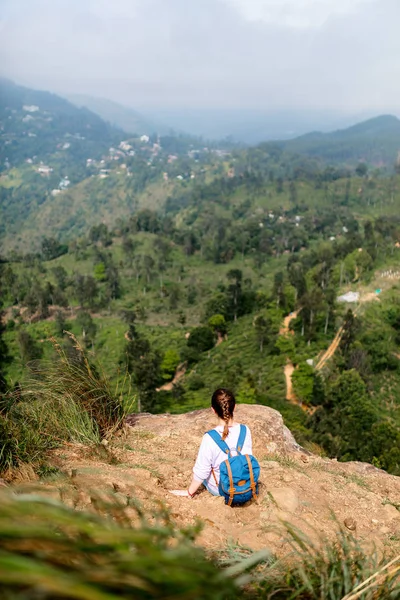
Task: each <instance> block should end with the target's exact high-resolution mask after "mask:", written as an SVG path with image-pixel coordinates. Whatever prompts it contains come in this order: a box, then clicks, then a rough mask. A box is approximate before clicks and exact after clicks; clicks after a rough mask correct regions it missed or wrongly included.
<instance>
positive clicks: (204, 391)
mask: <svg viewBox="0 0 400 600" xmlns="http://www.w3.org/2000/svg"><path fill="white" fill-rule="evenodd" d="M2 85H5V86H6V88H7V90H8V91H7V93H6V94H5V96H4V98H5V99H4V98H3V100H2V103H3V104H2V109H1V110H2V112H1V114H0V117H1V119H2V120H4V119H6V120H7V127H6V128H5V129H4V131H3V132H2V136H5V137H6V138H7V140H8V138H9V137H10V136H11V137H12V136H16V138H15V139H16V141H15V147H14V145H12V144H11V142H10V144H11V145H12V150H13V152H11V151H10V152H9V153H8V155H7V156H8V162H9V163H10V164H8V166H7V165H5V166H4V170H3V174H2V175H1V178H0V194H1V201H0V211H1V215H2V218H1V219H0V220H1V222H2V223H5V222H7V231H3V233H2V232H1V231H0V237H1V236H2V240H3V248H4V252H3V258H2V259H1V262H0V286H1V299H2V303H3V310H4V317H3V319H2V324H1V330H0V393H1V394H2V395H3V396H4V394H5V392H6V389H9V390H10V391H11V393H13V392H14V391H15V390H22V395H23V394H24V390H25V389H27V387H29V386H31V384H30V381H31V379H32V373H34V376H35V377H34V378H36V380H37V381H40V382H42V383H41V385H42V384H43V385H44V384H45V382H46V380H47V375H46V369H47V368H48V367H47V365H48V364H51V363H53V362H54V360H55V354H54V348H53V346H52V345H51V344H49V343H48V340H49V338H52V337H54V338H55V339H56V340H57V344H58V346H57V347H58V348H59V352H61V353H64V356H66V357H68V356H69V353H70V352H71V343H70V338H69V337H68V335H66V333H65V332H66V331H69V332H71V333H72V334H73V335H74V336H75V337H76V339H77V340H79V344H80V346H81V347H82V348H83V349H84V352H85V353H88V356H89V357H90V358H89V362H88V364H90V368H91V369H92V372H93V373H95V377H97V376H98V377H100V375H97V374H98V373H100V372H102V371H101V369H100V367H99V365H103V368H104V377H103V375H101V377H100V378H102V379H103V380H104V381H105V380H106V379H107V380H109V381H110V382H111V384H110V385H112V386H113V387H114V386H115V388H116V389H117V390H118V398H119V400H120V404H121V406H122V407H123V408H121V409H120V410H121V414H122V412H123V411H129V410H149V411H152V412H162V411H170V412H183V411H188V410H191V409H196V408H201V407H204V406H207V405H208V403H209V398H210V394H211V393H212V391H213V389H215V388H216V387H219V386H221V385H224V386H226V387H230V388H233V389H234V391H235V392H236V394H237V397H238V400H239V401H240V402H248V403H254V402H258V403H262V404H267V405H269V406H272V407H274V408H276V409H278V410H279V411H280V412H281V413H282V414H283V416H284V418H285V421H286V423H287V425H288V427H289V428H290V429H291V430H292V431H293V432H294V434H295V436H296V438H297V439H298V441H299V442H300V443H303V444H313V443H317V444H319V445H320V446H322V448H323V450H324V451H325V452H327V453H328V454H329V455H330V456H335V457H337V458H338V459H340V460H349V459H362V460H367V461H369V462H373V463H374V464H375V465H377V466H381V467H383V468H385V469H387V470H389V471H390V472H392V473H400V456H399V453H398V450H397V448H398V447H399V435H400V434H399V431H400V404H399V397H400V371H399V369H400V360H399V352H398V345H399V341H400V337H399V336H400V334H399V331H400V316H399V315H400V312H399V311H400V305H399V298H398V289H399V288H398V287H396V286H398V283H397V280H398V279H399V274H400V249H399V244H400V219H399V214H400V176H399V175H398V174H396V173H395V171H393V170H390V169H389V168H386V169H380V170H376V169H375V170H372V167H371V164H370V163H371V162H373V160H375V159H373V157H372V158H371V159H369V158H365V161H363V162H361V163H360V164H358V162H359V161H358V160H357V161H355V162H354V161H353V158H354V156H355V155H356V154H357V152H358V150H357V148H358V147H359V146H360V144H361V143H362V140H363V139H366V138H368V136H377V137H376V139H378V138H379V136H378V133H379V131H381V132H383V133H385V131H386V132H388V131H389V130H390V131H391V126H392V125H393V127H394V129H393V130H395V126H394V123H393V121H392V120H390V119H389V120H388V119H383V121H382V120H380V121H378V122H372V123H369V124H368V123H367V124H363V125H362V126H359V127H356V128H353V129H351V130H347V132H342V133H341V134H340V135H339V134H337V135H336V137H335V136H334V139H335V140H339V141H337V144H339V143H341V142H340V140H341V139H342V138H343V136H345V137H346V139H347V140H348V143H349V144H350V145H352V147H353V151H354V153H355V154H354V156H353V155H352V156H350V155H349V156H347V155H346V153H345V152H344V151H343V152H344V154H343V160H342V161H338V162H342V163H343V164H340V165H338V164H336V166H332V165H329V164H327V163H326V162H324V161H325V159H326V156H325V154H324V152H322V151H321V155H320V156H318V157H317V158H318V160H317V159H316V158H307V157H304V156H301V155H298V154H293V153H292V150H291V148H290V147H289V146H285V147H283V146H282V145H279V144H262V145H260V146H258V147H257V148H249V149H245V150H243V149H237V148H231V149H230V150H229V148H227V146H226V145H224V146H221V147H218V146H210V147H209V148H204V146H203V145H202V144H200V143H199V145H198V147H197V146H196V140H194V139H190V138H185V137H178V138H174V137H173V136H161V137H160V138H158V137H157V136H151V135H150V136H145V138H144V139H140V138H138V137H132V138H129V139H128V140H122V139H121V132H119V131H116V130H114V129H112V128H111V127H110V126H108V125H106V124H104V123H103V122H102V121H101V120H98V117H95V116H94V115H91V113H88V112H87V111H81V110H80V109H77V108H76V107H74V106H72V105H70V104H69V103H67V102H65V101H63V100H62V99H59V98H57V97H55V96H54V97H53V96H50V95H46V94H44V95H40V94H39V95H38V96H36V95H35V94H36V93H33V92H32V94H33V95H32V94H30V92H29V91H27V90H24V89H22V88H18V87H17V86H13V85H11V84H2ZM7 86H8V87H7ZM24 106H25V108H23V107H24ZM36 106H37V107H38V108H36ZM10 107H14V108H11V116H12V118H11V119H8V116H10V114H9V113H10ZM26 107H28V108H26ZM32 107H33V108H32ZM12 110H15V113H14V112H12ZM46 115H47V116H46ZM49 115H55V116H56V117H57V118H56V117H55V116H53V117H51V118H53V120H48V121H45V125H43V128H39V129H40V131H39V130H38V131H37V132H36V129H35V128H37V127H38V126H39V125H38V123H39V122H40V123H41V122H42V120H43V119H47V117H49ZM85 115H86V116H85ZM26 116H31V117H32V118H30V119H25V117H26ZM86 117H87V119H86ZM23 119H25V120H23ZM37 119H38V120H39V121H38V123H36V120H37ZM49 119H50V117H49ZM85 119H86V120H85ZM8 121H9V122H8ZM89 124H91V127H90V128H89V129H90V134H89V133H88V135H87V136H84V135H80V136H78V137H77V135H75V134H74V135H75V137H71V136H67V138H66V137H65V136H66V134H67V130H68V131H69V133H71V135H72V133H73V132H72V130H71V128H72V129H74V132H75V133H77V132H78V130H77V127H78V125H79V126H82V127H83V126H85V127H86V125H89ZM34 129H35V132H36V133H35V132H34ZM24 131H28V132H31V133H35V135H36V136H37V137H36V138H35V137H32V136H31V137H29V139H30V140H36V141H35V142H34V141H32V144H36V150H35V156H37V157H38V160H36V159H35V161H34V162H32V163H31V162H25V160H26V159H25V155H24V152H25V151H27V148H28V147H27V146H26V145H24V136H25V133H24ZM50 133H51V135H50ZM54 133H56V134H57V135H58V136H59V137H57V135H56V138H55V141H54V139H53V137H54V136H53V134H54ZM7 136H8V137H7ZM52 136H53V137H52ZM60 136H61V137H60ZM11 137H10V140H11ZM42 137H43V139H42ZM61 138H62V139H63V140H64V138H65V139H68V140H69V141H66V142H65V140H64V142H63V144H62V146H61V147H58V146H59V144H61V142H60V140H61ZM81 138H85V139H81ZM100 138H101V140H103V141H102V143H99V144H97V145H96V148H97V154H96V156H95V155H94V154H93V156H92V157H89V156H88V154H87V153H88V152H89V150H91V149H92V146H91V144H94V143H95V142H96V140H97V141H98V140H99V139H100ZM374 139H375V138H374ZM379 139H380V138H379ZM10 140H8V141H10ZM51 140H53V141H51ZM57 142H59V143H57ZM86 143H87V144H89V146H87V145H85V144H86ZM10 144H7V147H8V146H10ZM51 144H53V146H51ZM54 144H56V145H55V147H54ZM65 144H66V145H67V146H68V147H64V145H65ZM111 144H113V145H111ZM73 146H74V148H75V146H76V147H77V148H78V149H77V150H76V153H75V151H74V150H73V149H72V147H73ZM385 147H386V146H385ZM29 148H30V146H29ZM332 148H333V146H332ZM387 148H388V146H387ZM41 152H43V154H41ZM65 153H67V154H68V153H71V155H73V157H74V161H75V162H70V163H68V165H69V166H70V168H71V170H70V172H67V171H66V170H65V169H64V166H65V164H67V163H64V162H63V161H64V158H65V157H64V154H65ZM63 157H64V158H63ZM41 160H43V161H46V162H47V163H50V161H52V162H51V164H49V166H50V167H51V168H52V169H53V171H49V172H48V173H46V174H44V173H41V172H40V168H39V167H40V166H41V167H43V165H41V163H40V161H41ZM344 163H345V164H344ZM62 165H64V166H62ZM392 166H395V165H393V164H392ZM57 169H58V170H57ZM67 176H68V178H69V179H68V181H69V182H70V183H69V184H67V183H66V182H65V178H66V177H67ZM60 179H61V181H60ZM57 185H58V186H59V187H58V188H57V187H56V188H55V189H56V190H58V192H57V193H56V194H52V191H54V189H53V188H54V186H57ZM61 188H62V189H61ZM33 230H34V231H33ZM17 231H18V235H20V237H19V238H18V235H16V232H17ZM25 241H28V242H29V246H28V248H29V250H30V252H28V253H27V252H24V253H21V252H20V251H19V250H18V248H20V247H21V244H22V242H24V243H25ZM350 290H351V291H358V292H360V293H361V301H360V303H359V306H357V308H356V309H351V310H350V311H347V310H346V308H344V305H343V304H341V303H339V302H338V301H337V298H338V296H339V295H340V294H341V293H343V292H346V291H350ZM375 290H377V291H379V293H375ZM368 294H369V296H368ZM375 298H377V299H378V300H375ZM364 299H367V300H368V301H367V302H364ZM293 311H296V317H295V318H293V319H292V320H291V322H290V331H289V332H288V333H287V334H285V335H280V330H281V327H282V323H283V319H284V318H285V316H287V315H288V314H289V313H291V312H293ZM338 331H339V334H340V335H339V337H338V339H337V340H336V342H337V344H336V346H337V347H334V348H333V350H332V353H331V355H329V356H328V357H327V359H326V360H323V361H322V362H323V364H322V366H320V365H319V362H320V359H321V357H322V356H323V354H324V352H326V351H327V349H328V347H329V346H330V344H331V343H332V341H333V340H335V336H336V334H337V332H338ZM57 360H58V359H57ZM57 360H56V362H55V363H54V364H58V362H57ZM288 360H290V361H291V362H292V363H293V365H294V367H295V370H294V375H293V390H294V394H295V396H296V398H297V405H296V401H293V402H288V401H286V399H285V397H286V394H285V376H284V367H285V365H286V364H287V361H288ZM178 368H179V373H178V375H179V376H178V377H177V378H174V375H175V373H176V371H177V370H178ZM50 371H51V370H50ZM50 371H49V373H50ZM50 377H52V375H50ZM61 379H62V378H61ZM27 382H28V383H29V385H28V383H27ZM171 382H173V384H172V383H171ZM166 383H170V385H167V386H165V385H164V384H166ZM107 385H108V384H107ZM129 385H131V386H132V393H131V392H130V391H129ZM160 388H161V390H160ZM171 388H172V389H171ZM32 389H33V388H32ZM35 389H36V388H35ZM157 390H160V391H157ZM41 393H42V392H41ZM96 402H97V400H96ZM22 404H24V403H23V402H22ZM106 404H107V403H106ZM300 404H302V406H300ZM38 405H39V404H38ZM100 405H101V406H102V403H100ZM2 406H3V405H2ZM24 406H25V405H24ZM21 408H22V407H21ZM81 408H82V407H80V408H79V410H81ZM304 408H306V410H303V409H304ZM83 410H84V411H85V414H91V410H92V409H89V407H88V406H86V405H85V406H83ZM107 410H108V409H106V411H107ZM311 413H313V414H311ZM107 414H109V413H107ZM118 414H120V413H118ZM1 415H2V419H3V421H4V419H5V421H4V422H3V421H2V431H3V430H4V431H5V430H6V429H7V423H8V419H9V416H7V410H6V409H3V408H2V409H1ZM103 417H104V418H105V416H104V415H103ZM103 417H101V416H100V415H97V416H96V418H95V422H96V423H97V425H96V427H97V428H98V433H100V434H102V432H103V430H105V429H107V427H108V426H107V425H106V424H105V425H104V424H103V421H102V419H103ZM106 420H107V419H106ZM96 427H95V428H94V430H93V432H92V433H93V435H97V433H96V431H97V430H96V431H95V429H96ZM2 435H3V438H4V444H5V445H6V446H7V448H9V450H7V453H8V455H9V456H12V455H13V452H14V450H13V442H12V439H11V438H10V437H7V435H5V434H2ZM11 437H12V436H11ZM89 437H93V436H92V434H90V435H89ZM365 440H366V441H365ZM10 453H11V454H10Z"/></svg>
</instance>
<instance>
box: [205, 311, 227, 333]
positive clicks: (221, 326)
mask: <svg viewBox="0 0 400 600" xmlns="http://www.w3.org/2000/svg"><path fill="white" fill-rule="evenodd" d="M208 326H209V328H210V329H212V331H214V333H216V334H217V335H222V336H224V335H226V332H227V330H228V327H227V324H226V321H225V317H224V315H220V314H216V315H213V316H212V317H210V318H209V319H208Z"/></svg>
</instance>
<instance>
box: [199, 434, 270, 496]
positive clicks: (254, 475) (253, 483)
mask: <svg viewBox="0 0 400 600" xmlns="http://www.w3.org/2000/svg"><path fill="white" fill-rule="evenodd" d="M207 433H208V435H209V436H211V437H212V439H213V440H214V442H215V443H216V444H217V445H218V446H219V448H220V449H221V450H222V451H223V452H226V454H227V455H228V458H227V460H225V461H224V462H222V463H221V465H220V477H219V486H218V489H219V493H220V495H221V496H223V497H224V498H225V504H228V505H229V506H232V505H233V504H244V503H245V502H247V501H248V500H250V499H251V498H257V495H258V478H259V477H260V465H259V464H258V462H257V460H256V459H255V458H254V456H251V455H249V454H240V451H241V449H242V448H243V444H244V441H245V439H246V426H245V425H240V433H239V439H238V443H237V446H236V452H237V456H232V453H231V450H230V449H229V446H228V444H227V443H226V442H225V441H224V440H223V439H222V437H221V436H220V434H219V433H218V431H216V430H215V429H212V430H211V431H207ZM212 473H213V475H214V479H215V482H216V483H217V479H216V477H215V474H214V471H212Z"/></svg>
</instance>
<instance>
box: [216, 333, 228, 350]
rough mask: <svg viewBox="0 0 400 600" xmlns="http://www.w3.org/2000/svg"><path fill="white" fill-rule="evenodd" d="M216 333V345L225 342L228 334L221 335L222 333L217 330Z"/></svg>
mask: <svg viewBox="0 0 400 600" xmlns="http://www.w3.org/2000/svg"><path fill="white" fill-rule="evenodd" d="M217 335H218V339H217V343H216V344H215V346H216V347H217V346H219V345H220V344H222V342H226V340H227V339H228V336H227V335H226V334H225V335H222V333H221V332H219V331H218V333H217Z"/></svg>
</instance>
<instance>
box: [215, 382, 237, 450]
mask: <svg viewBox="0 0 400 600" xmlns="http://www.w3.org/2000/svg"><path fill="white" fill-rule="evenodd" d="M235 404H236V400H235V396H234V395H233V394H232V392H230V391H229V390H227V389H225V388H219V389H218V390H215V392H214V393H213V395H212V398H211V406H212V407H213V409H214V410H215V412H216V413H217V415H218V416H219V418H220V419H222V420H223V421H224V422H225V425H224V431H223V433H222V439H223V440H224V439H225V438H226V437H228V433H229V421H230V420H231V419H232V418H233V410H234V408H235Z"/></svg>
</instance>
